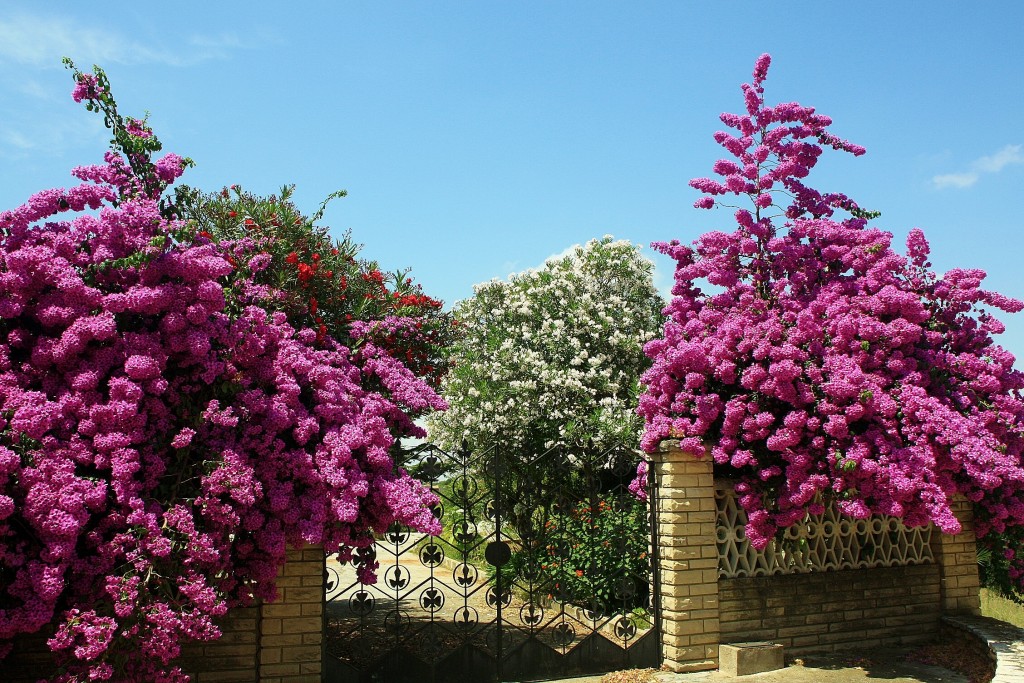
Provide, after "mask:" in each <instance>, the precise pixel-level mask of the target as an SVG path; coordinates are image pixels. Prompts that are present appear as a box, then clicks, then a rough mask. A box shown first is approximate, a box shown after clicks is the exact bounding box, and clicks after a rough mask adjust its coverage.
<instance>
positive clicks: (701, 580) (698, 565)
mask: <svg viewBox="0 0 1024 683" xmlns="http://www.w3.org/2000/svg"><path fill="white" fill-rule="evenodd" d="M653 467H654V480H655V490H656V491H657V498H658V499H657V501H656V504H657V506H658V566H659V567H660V582H659V596H658V598H659V604H660V608H661V614H662V618H661V631H662V640H661V655H662V660H663V663H664V665H665V667H666V668H668V669H669V670H671V671H700V670H706V669H715V668H718V643H719V642H720V640H719V633H718V630H719V624H718V546H717V541H716V536H715V520H716V518H717V515H716V513H715V485H714V474H713V473H712V469H711V458H710V457H705V458H703V459H699V458H695V457H694V456H692V455H690V454H688V453H683V452H681V451H680V450H679V449H678V448H674V447H672V446H669V447H667V448H664V449H662V450H661V451H660V452H658V453H657V454H656V455H655V457H654V463H653Z"/></svg>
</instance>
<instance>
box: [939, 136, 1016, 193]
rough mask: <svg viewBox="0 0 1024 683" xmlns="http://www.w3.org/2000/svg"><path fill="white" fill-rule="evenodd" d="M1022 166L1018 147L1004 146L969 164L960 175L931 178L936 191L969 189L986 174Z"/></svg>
mask: <svg viewBox="0 0 1024 683" xmlns="http://www.w3.org/2000/svg"><path fill="white" fill-rule="evenodd" d="M1013 164H1024V152H1022V150H1021V146H1020V145H1006V146H1005V147H1003V148H1002V149H1000V150H999V151H997V152H996V153H995V154H990V155H988V156H983V157H979V158H977V159H975V160H974V161H972V162H971V164H970V166H969V168H968V170H966V171H963V172H961V173H945V174H942V175H936V176H932V185H934V186H935V188H936V189H940V190H941V189H945V188H947V187H955V188H958V189H963V188H965V187H971V186H972V185H974V184H975V183H977V182H978V180H980V179H981V176H982V175H983V174H986V173H999V172H1000V171H1002V170H1003V169H1004V168H1006V167H1007V166H1011V165H1013Z"/></svg>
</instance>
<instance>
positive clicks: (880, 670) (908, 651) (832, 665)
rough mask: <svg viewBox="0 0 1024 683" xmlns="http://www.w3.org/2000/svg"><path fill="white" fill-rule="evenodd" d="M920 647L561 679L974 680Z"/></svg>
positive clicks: (624, 682) (688, 682)
mask: <svg viewBox="0 0 1024 683" xmlns="http://www.w3.org/2000/svg"><path fill="white" fill-rule="evenodd" d="M915 651H916V648H891V649H884V650H872V651H870V652H843V653H837V654H828V655H815V656H808V657H805V658H803V659H800V660H796V661H795V662H792V663H790V664H789V665H788V666H786V667H785V668H784V669H779V670H777V671H767V672H765V673H760V674H751V675H749V676H739V677H736V676H727V675H725V674H723V673H722V672H720V671H701V672H695V673H685V674H674V673H669V672H657V673H655V674H654V676H653V678H648V677H647V676H643V675H641V674H640V672H620V673H618V674H611V675H608V674H606V676H608V679H605V676H586V677H582V678H570V679H560V680H559V681H558V683H602V680H603V679H604V680H605V681H606V683H647V681H648V680H650V681H656V682H657V683H725V682H726V681H742V682H743V683H883V682H884V683H970V679H969V678H968V677H967V676H965V675H963V674H960V673H957V672H955V671H950V670H949V669H945V668H942V667H939V666H933V665H928V664H922V663H919V662H916V661H910V660H908V657H910V658H911V659H912V656H913V653H914V652H915Z"/></svg>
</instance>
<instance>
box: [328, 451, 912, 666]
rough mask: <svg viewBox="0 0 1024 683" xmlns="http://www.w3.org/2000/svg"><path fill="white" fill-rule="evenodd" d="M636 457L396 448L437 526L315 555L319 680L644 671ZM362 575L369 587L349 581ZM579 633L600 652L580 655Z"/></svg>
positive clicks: (648, 540)
mask: <svg viewBox="0 0 1024 683" xmlns="http://www.w3.org/2000/svg"><path fill="white" fill-rule="evenodd" d="M640 458H641V456H640V454H638V453H637V452H635V451H633V450H631V449H628V448H623V447H613V448H608V449H600V448H597V447H590V448H588V449H580V448H566V447H562V446H555V447H552V448H548V449H545V450H543V451H541V452H537V453H516V452H510V451H504V450H501V449H498V448H492V449H488V450H485V451H482V452H473V451H472V450H470V449H468V448H463V449H460V450H458V451H457V452H454V453H452V452H446V451H444V450H442V449H439V448H437V447H435V446H432V445H429V444H427V445H423V446H420V447H417V448H416V449H413V450H412V451H409V452H407V453H405V454H403V455H402V456H401V457H400V458H399V461H398V462H397V463H396V464H397V465H398V466H400V467H402V468H403V469H405V470H406V471H407V472H409V473H410V474H411V475H412V476H414V477H416V478H417V479H419V480H420V481H422V482H423V483H424V484H425V485H426V486H428V487H429V488H430V489H431V491H433V492H434V494H436V496H437V498H438V502H437V504H436V505H434V506H433V507H432V510H431V512H432V513H433V514H434V515H435V516H436V517H437V519H439V520H440V521H441V523H442V526H443V531H442V532H441V533H440V534H439V535H437V536H429V535H423V534H419V533H418V532H416V531H413V530H411V529H409V528H408V527H405V526H403V525H401V524H398V523H395V524H392V525H391V526H389V527H388V528H387V529H386V530H385V531H384V532H383V533H381V534H379V535H378V536H376V537H375V539H374V540H375V543H374V544H373V545H370V546H369V547H365V548H358V549H356V550H355V551H354V552H353V562H350V563H345V564H341V563H338V562H337V561H336V560H333V559H329V560H328V565H327V568H326V571H325V586H326V588H325V604H324V613H325V617H324V621H325V637H324V648H325V651H326V653H327V655H328V656H329V657H330V658H331V660H334V661H336V662H337V663H338V666H334V665H331V664H330V663H328V665H327V666H326V667H325V671H327V672H328V673H327V674H325V679H324V680H325V681H329V683H334V682H337V683H363V681H368V680H378V679H380V680H401V681H406V680H408V681H413V682H414V683H431V682H433V681H442V680H443V681H450V680H473V681H478V680H479V681H488V680H490V681H496V680H510V679H514V680H522V679H538V678H557V677H559V676H562V675H565V674H566V673H567V672H568V670H569V669H570V668H571V669H572V670H573V672H577V671H581V669H585V671H582V672H583V673H602V672H605V671H612V670H618V669H625V668H643V667H656V666H658V664H659V663H660V662H659V661H658V649H659V648H658V646H657V642H658V638H657V629H658V619H657V610H656V609H654V606H653V596H654V591H653V588H652V584H651V582H652V577H653V574H652V568H653V567H654V566H655V560H654V558H653V557H652V554H651V551H652V549H655V548H656V547H657V543H656V539H655V538H653V536H652V529H653V528H656V527H655V526H653V525H652V516H653V511H652V510H651V509H650V508H649V507H648V506H647V505H646V504H644V503H642V502H641V501H639V500H637V499H636V498H635V497H634V496H633V495H632V494H631V493H629V491H628V485H629V484H630V482H631V481H632V479H633V477H634V476H635V473H636V471H637V463H638V462H639V461H640ZM649 469H650V468H649ZM652 498H653V496H652ZM885 531H886V532H889V529H888V528H886V529H885ZM895 533H896V534H898V531H897V532H895ZM357 567H358V568H363V569H361V571H360V573H357V572H356V569H357ZM365 569H374V570H375V574H376V582H372V583H370V582H368V583H365V584H364V583H361V582H360V578H365V574H364V571H365ZM638 615H639V616H638ZM593 638H598V639H601V640H602V641H603V642H604V644H605V645H604V646H602V647H597V648H592V647H588V649H587V650H586V653H587V654H586V655H580V654H579V653H580V652H582V650H579V648H580V646H581V644H582V643H584V642H589V641H590V640H591V639H593ZM531 643H535V644H536V645H539V646H541V647H540V648H538V647H535V646H531ZM468 652H472V653H474V654H473V655H472V656H471V657H470V656H468V655H466V654H465V653H468ZM542 652H544V653H549V654H546V655H543V656H541V655H539V654H538V653H542ZM574 653H575V654H574ZM396 662H402V664H401V666H400V667H399V668H398V669H395V668H393V667H394V666H395V665H396V664H395V663H396ZM463 665H466V666H469V667H470V668H469V669H466V670H465V671H463V670H461V669H458V667H461V666H463ZM389 666H390V667H392V668H388V667H389ZM453 667H455V668H454V669H453ZM396 677H397V678H396Z"/></svg>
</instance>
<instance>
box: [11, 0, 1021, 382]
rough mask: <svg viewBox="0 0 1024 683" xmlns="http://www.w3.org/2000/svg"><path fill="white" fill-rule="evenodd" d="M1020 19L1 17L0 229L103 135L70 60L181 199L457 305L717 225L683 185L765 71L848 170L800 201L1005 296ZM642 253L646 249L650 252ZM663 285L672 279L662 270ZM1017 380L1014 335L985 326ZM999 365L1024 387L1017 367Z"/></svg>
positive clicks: (299, 13) (43, 6) (631, 10)
mask: <svg viewBox="0 0 1024 683" xmlns="http://www.w3.org/2000/svg"><path fill="white" fill-rule="evenodd" d="M1021 26H1024V4H1021V3H1017V2H989V3H984V4H972V3H964V2H949V1H944V0H932V1H930V2H905V3H893V2H891V1H889V2H859V3H821V2H815V3H800V2H791V3H785V4H784V5H775V6H772V7H770V6H769V5H768V4H766V3H753V2H750V3H742V2H735V3H690V2H682V1H679V2H663V3H654V2H637V3H608V2H594V1H589V2H582V1H581V2H543V3H541V2H534V3H525V2H518V3H511V2H508V3H498V2H477V3H467V2H440V1H433V2H394V3H370V2H362V3H351V2H295V3H264V2H259V1H251V2H246V3H229V2H222V3H216V2H209V1H207V2H202V3H199V2H192V1H191V0H188V1H179V2H175V3H138V2H131V3H128V2H120V1H117V0H107V1H106V2H104V3H82V2H60V1H58V2H48V3H39V2H21V1H18V0H13V1H12V0H8V1H7V2H5V3H4V5H3V8H2V10H0V122H2V125H0V207H3V208H10V207H13V206H16V205H17V204H20V203H21V202H22V201H24V199H25V198H27V197H28V196H29V195H30V194H31V193H33V192H34V191H37V190H39V189H42V188H45V187H52V186H59V185H66V184H69V183H70V178H69V176H68V170H69V169H70V168H71V167H72V166H75V165H78V164H82V163H93V162H96V161H97V160H99V159H100V158H101V156H102V153H103V150H104V149H105V144H106V139H107V136H106V134H105V131H104V130H103V128H102V125H101V122H100V121H99V119H98V117H96V116H95V115H92V114H89V113H87V112H85V111H84V108H82V107H81V106H80V105H76V104H74V103H73V102H72V101H71V99H70V97H69V93H70V90H71V79H70V77H69V75H68V73H67V72H66V71H65V70H64V69H63V68H62V67H61V64H60V58H61V57H62V56H63V55H67V56H70V57H72V58H73V59H75V61H76V62H77V63H78V64H79V66H82V67H86V66H88V65H91V64H93V63H98V64H100V65H101V66H103V67H104V68H105V69H106V70H107V72H108V74H109V76H110V78H111V80H112V83H113V88H114V93H115V96H116V97H117V99H118V102H119V104H120V105H121V108H122V111H123V112H124V113H129V114H141V113H142V112H144V111H149V112H150V113H151V124H152V125H153V127H154V128H155V130H156V132H157V134H158V135H159V136H160V137H161V139H162V140H163V142H164V144H165V149H166V150H167V151H174V152H177V153H179V154H182V155H188V156H191V157H192V158H193V159H195V161H196V162H197V167H196V168H195V169H193V170H191V171H189V173H188V174H187V175H186V177H185V182H188V183H189V184H192V185H194V186H198V187H201V188H204V189H208V190H212V189H218V188H220V187H222V186H223V185H227V184H231V183H240V184H242V185H243V186H245V187H246V188H247V189H250V190H253V191H256V192H259V193H269V192H273V191H275V190H276V189H277V188H279V187H280V186H281V185H282V184H286V183H295V184H296V185H297V186H298V187H297V193H296V197H297V201H298V202H299V204H300V206H301V207H303V208H304V209H305V210H306V211H307V212H312V211H313V210H314V209H315V208H316V207H317V206H318V205H319V202H320V201H321V199H322V198H323V197H325V196H326V195H327V194H328V193H330V192H332V191H333V190H336V189H339V188H345V189H347V190H348V191H349V196H348V197H347V198H345V199H342V200H339V201H337V202H335V203H334V204H332V206H331V208H330V209H329V210H328V212H327V214H326V216H325V220H324V222H325V223H326V224H328V225H330V226H332V228H333V229H334V230H336V231H339V232H340V231H342V230H345V229H351V231H352V233H353V235H354V237H355V239H356V240H357V241H358V242H361V243H363V244H365V245H366V248H365V250H364V254H365V255H367V256H369V257H371V258H376V259H378V260H379V261H381V263H382V265H384V266H386V267H389V268H398V267H411V268H412V269H413V273H414V275H415V277H416V278H417V279H418V280H419V281H421V282H422V283H423V284H424V287H425V289H426V291H427V292H428V293H430V294H432V295H434V296H437V297H440V298H442V299H445V300H446V301H449V302H453V301H455V300H457V299H461V298H464V297H467V296H469V295H470V294H471V292H472V289H471V288H472V284H473V283H476V282H480V281H484V280H487V279H490V278H492V277H504V276H506V275H507V274H508V273H510V272H512V271H518V270H522V269H525V268H528V267H533V266H536V265H538V264H540V263H541V262H543V261H544V259H545V258H546V257H548V256H550V255H552V254H555V253H558V252H561V251H563V250H564V249H565V248H567V247H569V246H570V245H572V244H575V243H581V242H584V241H586V240H587V239H589V238H591V237H600V236H601V235H604V234H612V235H615V236H616V237H618V238H624V239H629V240H631V241H633V242H637V243H642V244H649V243H650V242H651V241H654V240H669V239H673V238H675V239H680V240H682V241H690V240H693V239H695V238H696V237H697V236H698V235H699V234H700V233H701V232H703V231H706V230H710V229H722V228H731V221H730V217H729V215H728V214H727V213H725V212H721V211H719V212H702V211H698V210H696V209H693V208H691V206H692V203H693V201H694V200H695V199H696V198H697V197H698V194H697V193H696V191H694V190H691V189H690V188H689V187H687V182H688V180H689V179H690V178H692V177H695V176H704V175H710V168H711V165H712V163H713V162H714V161H715V160H716V159H718V158H721V157H722V156H724V154H720V153H719V152H720V148H718V147H717V145H716V144H715V143H714V141H713V140H712V139H711V135H712V134H713V133H714V131H715V130H718V129H719V128H721V127H722V126H721V124H720V123H719V122H718V119H717V117H718V114H719V113H721V112H723V111H737V110H739V109H740V107H741V106H742V100H741V97H740V93H739V85H740V83H742V82H744V81H747V80H749V78H750V71H751V68H752V66H753V62H754V59H755V58H756V57H757V55H759V54H761V53H762V52H770V53H771V54H772V56H773V64H772V70H771V73H770V75H769V79H768V82H767V84H766V85H767V93H766V96H767V99H768V100H769V101H770V102H777V101H792V100H797V101H800V102H802V103H803V104H808V105H813V106H815V107H817V109H818V111H820V112H822V113H825V114H828V115H830V116H832V118H833V119H834V120H835V125H834V126H833V131H834V132H835V133H836V134H838V135H839V136H840V137H844V138H848V139H850V140H852V141H854V142H857V143H859V144H862V145H864V146H866V147H867V148H868V154H867V155H865V156H863V157H860V158H857V159H854V158H853V157H850V156H848V155H838V154H832V155H828V156H827V157H826V158H825V159H824V160H823V161H822V162H821V164H819V167H818V169H816V170H815V175H814V176H812V178H813V179H814V183H812V184H814V185H815V186H816V187H819V188H822V189H827V190H838V191H843V192H846V193H847V194H849V195H850V196H851V197H853V198H854V199H856V200H857V201H858V202H859V203H860V204H861V205H862V206H864V207H866V208H870V209H877V210H880V211H882V218H881V219H879V220H878V221H877V222H876V224H877V225H878V226H879V227H882V228H884V229H887V230H890V231H891V232H893V233H894V234H895V235H896V238H897V241H898V243H900V244H901V243H902V241H903V239H904V238H905V236H906V233H907V232H908V231H909V230H910V228H912V227H921V228H922V229H924V231H925V233H926V235H927V236H928V238H929V240H930V241H931V244H932V251H933V259H932V260H933V262H934V264H935V266H936V268H938V269H939V270H945V269H948V268H952V267H978V268H983V269H984V270H986V271H987V272H988V273H989V279H988V280H987V281H986V283H987V285H988V287H989V288H992V289H996V290H998V291H1001V292H1003V293H1005V294H1008V295H1011V296H1016V297H1018V298H1024V276H1022V275H1021V269H1020V265H1019V262H1020V260H1021V258H1022V257H1024V217H1022V212H1021V209H1020V208H1019V207H1017V206H1016V205H1015V204H1014V201H1019V200H1021V199H1024V132H1022V127H1021V123H1022V121H1024V117H1022V112H1024V87H1022V85H1024V46H1022V42H1021V40H1020V27H1021ZM646 251H647V253H648V254H649V255H652V254H651V252H650V250H649V249H647V250H646ZM656 263H657V265H658V272H657V277H658V281H659V284H660V285H661V286H662V287H663V288H664V287H667V285H668V283H669V282H670V278H671V269H670V265H671V264H670V263H669V262H667V261H666V260H664V259H660V258H659V259H656ZM1003 320H1004V322H1006V324H1007V328H1008V331H1007V333H1006V334H1005V335H1003V337H1002V338H1001V342H1002V343H1003V345H1004V346H1006V347H1007V348H1009V349H1010V350H1011V351H1013V352H1014V353H1015V355H1017V356H1018V357H1019V358H1024V314H1019V315H1017V316H1004V317H1003ZM1018 367H1024V363H1022V362H1021V361H1018Z"/></svg>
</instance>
